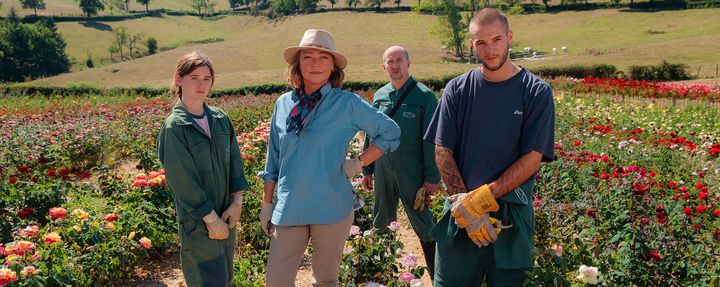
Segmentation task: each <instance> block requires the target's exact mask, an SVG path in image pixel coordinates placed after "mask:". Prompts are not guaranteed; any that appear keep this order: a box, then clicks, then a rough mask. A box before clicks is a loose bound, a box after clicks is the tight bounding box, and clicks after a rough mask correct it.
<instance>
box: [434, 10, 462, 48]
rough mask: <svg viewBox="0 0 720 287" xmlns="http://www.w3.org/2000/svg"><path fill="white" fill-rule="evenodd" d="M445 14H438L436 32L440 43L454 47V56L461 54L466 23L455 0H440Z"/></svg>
mask: <svg viewBox="0 0 720 287" xmlns="http://www.w3.org/2000/svg"><path fill="white" fill-rule="evenodd" d="M442 1H443V2H442V8H443V11H444V12H445V15H442V16H440V18H439V21H438V24H439V27H438V32H439V34H440V37H441V41H442V44H443V45H445V46H448V47H453V48H454V49H455V56H456V57H462V56H463V43H464V42H465V37H466V36H467V23H465V21H463V17H462V15H460V7H458V5H457V3H456V2H455V0H442Z"/></svg>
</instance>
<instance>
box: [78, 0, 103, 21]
mask: <svg viewBox="0 0 720 287" xmlns="http://www.w3.org/2000/svg"><path fill="white" fill-rule="evenodd" d="M80 9H82V11H83V13H85V15H86V16H87V17H88V18H90V16H93V15H96V14H97V13H98V12H100V11H102V10H105V5H104V4H103V2H102V1H101V0H80Z"/></svg>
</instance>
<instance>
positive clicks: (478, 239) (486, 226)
mask: <svg viewBox="0 0 720 287" xmlns="http://www.w3.org/2000/svg"><path fill="white" fill-rule="evenodd" d="M491 219H492V220H491ZM495 221H496V220H495V218H492V217H490V215H488V214H487V213H486V214H484V215H482V216H480V217H479V218H478V220H476V221H475V222H473V223H472V224H470V226H468V227H467V228H466V230H467V234H468V237H470V239H471V240H472V241H473V242H474V243H475V245H477V246H478V247H485V246H488V245H490V244H491V243H494V242H495V240H497V236H498V232H499V230H498V229H496V228H495V226H494V225H493V222H495Z"/></svg>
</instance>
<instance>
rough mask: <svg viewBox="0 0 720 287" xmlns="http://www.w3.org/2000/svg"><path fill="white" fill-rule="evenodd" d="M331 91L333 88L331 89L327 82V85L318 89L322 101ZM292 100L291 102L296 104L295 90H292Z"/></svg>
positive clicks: (296, 95)
mask: <svg viewBox="0 0 720 287" xmlns="http://www.w3.org/2000/svg"><path fill="white" fill-rule="evenodd" d="M332 89H333V87H332V85H331V84H330V82H327V83H325V85H323V86H322V87H320V94H321V95H322V99H324V98H325V96H327V95H328V94H330V92H331V91H332ZM322 99H320V100H322ZM292 100H293V102H297V101H298V100H299V99H298V94H297V89H293V90H292Z"/></svg>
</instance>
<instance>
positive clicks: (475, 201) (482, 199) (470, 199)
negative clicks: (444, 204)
mask: <svg viewBox="0 0 720 287" xmlns="http://www.w3.org/2000/svg"><path fill="white" fill-rule="evenodd" d="M449 200H450V202H453V204H452V206H451V207H450V211H451V214H452V216H453V217H455V220H456V221H458V219H459V221H460V223H459V224H458V226H460V224H465V222H467V218H462V217H461V215H460V214H459V213H458V212H457V209H458V207H459V206H463V207H465V210H466V211H467V213H469V214H470V215H472V216H473V217H480V216H482V215H483V214H486V213H488V212H494V211H498V209H500V206H498V204H497V201H495V196H493V194H492V192H490V188H489V187H488V185H487V184H485V185H483V186H481V187H478V188H476V189H474V190H472V191H470V192H468V193H458V194H455V195H453V196H451V197H450V198H449ZM463 228H464V227H463Z"/></svg>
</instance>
